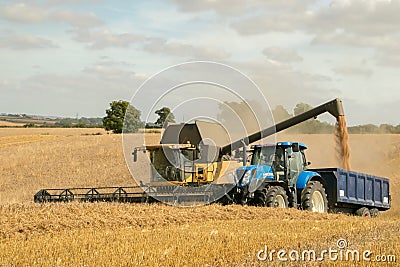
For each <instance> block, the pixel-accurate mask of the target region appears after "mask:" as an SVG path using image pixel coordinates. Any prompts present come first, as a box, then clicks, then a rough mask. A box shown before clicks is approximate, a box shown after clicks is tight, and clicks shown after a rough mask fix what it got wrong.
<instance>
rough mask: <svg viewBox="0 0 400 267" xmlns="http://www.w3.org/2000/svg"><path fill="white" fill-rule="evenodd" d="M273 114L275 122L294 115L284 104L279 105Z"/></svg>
mask: <svg viewBox="0 0 400 267" xmlns="http://www.w3.org/2000/svg"><path fill="white" fill-rule="evenodd" d="M272 115H273V116H274V120H275V123H278V122H281V121H284V120H287V119H289V118H290V117H292V115H291V114H289V112H288V111H287V110H286V109H285V107H284V106H282V105H278V106H276V107H275V108H274V109H273V110H272Z"/></svg>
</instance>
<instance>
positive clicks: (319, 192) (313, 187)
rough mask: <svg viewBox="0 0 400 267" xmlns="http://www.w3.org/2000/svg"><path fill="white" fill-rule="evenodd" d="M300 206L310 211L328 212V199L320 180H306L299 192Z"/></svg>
mask: <svg viewBox="0 0 400 267" xmlns="http://www.w3.org/2000/svg"><path fill="white" fill-rule="evenodd" d="M301 207H302V208H303V210H309V211H312V212H319V213H324V212H328V199H327V196H326V192H325V188H324V186H323V185H322V184H321V183H320V182H318V181H310V182H308V184H307V186H306V188H304V189H303V191H302V192H301Z"/></svg>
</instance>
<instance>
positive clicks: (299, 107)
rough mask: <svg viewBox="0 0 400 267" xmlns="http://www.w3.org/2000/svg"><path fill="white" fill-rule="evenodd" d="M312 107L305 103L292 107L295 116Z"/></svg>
mask: <svg viewBox="0 0 400 267" xmlns="http://www.w3.org/2000/svg"><path fill="white" fill-rule="evenodd" d="M311 109H313V106H311V105H309V104H306V103H299V104H297V105H296V107H295V108H294V110H293V111H294V115H295V116H297V115H299V114H301V113H303V112H306V111H309V110H311Z"/></svg>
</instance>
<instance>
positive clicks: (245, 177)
mask: <svg viewBox="0 0 400 267" xmlns="http://www.w3.org/2000/svg"><path fill="white" fill-rule="evenodd" d="M250 178H251V171H250V170H248V171H246V173H245V174H244V175H243V178H242V182H241V184H242V185H243V186H244V185H247V184H248V183H249V182H250Z"/></svg>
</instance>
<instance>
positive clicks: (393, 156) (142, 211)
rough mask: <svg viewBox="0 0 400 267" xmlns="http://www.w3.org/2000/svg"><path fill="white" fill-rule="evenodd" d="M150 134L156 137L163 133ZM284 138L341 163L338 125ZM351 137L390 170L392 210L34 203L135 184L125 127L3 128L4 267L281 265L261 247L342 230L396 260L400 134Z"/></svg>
mask: <svg viewBox="0 0 400 267" xmlns="http://www.w3.org/2000/svg"><path fill="white" fill-rule="evenodd" d="M97 133H100V135H96V134H97ZM148 135H149V138H151V139H152V140H154V142H155V143H156V142H157V141H158V140H159V137H160V135H159V134H148ZM149 138H147V140H149ZM278 139H279V140H292V141H301V142H304V143H305V144H307V145H308V147H309V149H308V151H306V152H308V153H307V156H308V160H309V161H311V162H312V163H313V165H312V166H313V167H329V166H335V165H336V166H337V162H336V160H337V159H336V156H335V146H334V144H335V139H334V136H333V134H332V135H287V134H281V135H279V136H278ZM349 142H350V148H351V165H352V169H353V170H355V171H362V172H367V173H371V174H375V175H381V176H387V177H389V178H391V194H392V199H393V202H392V209H391V210H389V211H388V212H384V213H383V215H382V217H381V218H378V219H368V218H360V217H353V216H347V215H340V214H313V213H309V212H305V211H298V210H292V209H290V210H280V209H271V208H259V207H242V206H236V205H234V206H220V205H211V206H207V207H197V208H177V207H169V206H166V205H162V204H154V205H141V204H118V203H93V204H90V203H69V204H44V205H39V204H34V203H33V194H34V193H35V192H36V191H37V190H39V189H40V188H46V187H73V186H74V187H75V186H116V185H134V184H135V182H134V181H133V179H132V178H131V176H130V174H129V171H128V169H127V167H126V164H125V159H124V157H123V154H122V146H121V136H120V135H110V134H106V133H105V132H104V131H102V130H101V129H42V128H35V129H22V128H21V129H11V128H10V129H8V128H7V129H5V128H4V129H0V160H1V162H2V164H1V165H0V175H1V176H0V177H1V178H0V223H1V225H2V227H1V229H0V240H1V242H0V266H2V265H5V266H9V265H15V266H32V265H37V266H76V265H79V266H82V265H87V266H98V265H103V266H104V265H107V266H108V265H116V266H121V265H124V266H126V265H128V266H129V265H143V266H185V265H186V266H193V265H194V266H207V265H208V266H238V265H240V266H254V265H255V266H257V265H263V266H265V265H268V266H274V265H276V266H281V262H280V261H279V260H277V259H276V258H275V259H274V261H272V262H271V261H264V262H262V261H259V260H258V259H257V252H258V251H259V250H263V249H264V247H265V246H268V248H269V249H270V250H272V249H275V250H279V249H285V250H287V251H289V250H299V251H301V250H305V249H315V250H317V251H321V250H323V249H329V248H330V247H332V248H334V249H335V248H337V246H336V241H337V240H338V239H339V238H344V239H346V240H347V241H348V247H349V248H350V249H357V250H360V251H363V250H366V249H368V250H371V251H372V252H373V255H374V256H376V255H396V256H397V262H398V260H399V259H398V257H400V240H399V238H398V233H399V232H400V208H399V207H400V201H399V198H400V190H399V186H400V183H399V181H400V178H399V177H400V169H399V168H398V166H400V136H398V135H350V136H349ZM135 145H141V144H135ZM354 263H355V262H354V261H350V262H346V261H339V260H338V261H328V260H325V261H324V262H323V264H324V265H329V266H353V265H354ZM290 264H291V265H292V266H300V265H301V266H304V265H306V266H320V265H321V264H320V262H310V261H300V262H290ZM288 265H289V264H288ZM358 266H396V263H387V262H385V263H377V262H375V263H374V264H372V265H371V264H370V263H368V262H365V261H362V260H361V262H360V263H359V265H358Z"/></svg>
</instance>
